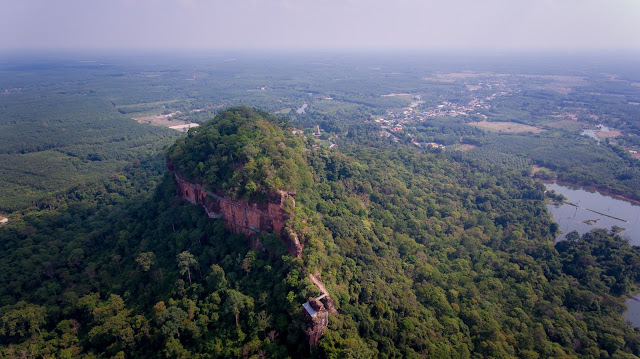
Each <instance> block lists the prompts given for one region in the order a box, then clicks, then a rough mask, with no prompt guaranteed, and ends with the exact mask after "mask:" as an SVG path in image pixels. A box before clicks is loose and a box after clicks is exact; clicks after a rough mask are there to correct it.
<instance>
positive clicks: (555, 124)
mask: <svg viewBox="0 0 640 359" xmlns="http://www.w3.org/2000/svg"><path fill="white" fill-rule="evenodd" d="M545 126H547V127H551V128H558V129H562V130H567V131H579V130H582V129H583V128H585V125H584V124H582V123H580V122H576V121H574V120H560V121H549V122H547V123H545Z"/></svg>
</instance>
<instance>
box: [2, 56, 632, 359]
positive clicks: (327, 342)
mask: <svg viewBox="0 0 640 359" xmlns="http://www.w3.org/2000/svg"><path fill="white" fill-rule="evenodd" d="M80 60H81V59H77V58H74V59H72V60H67V61H66V62H65V61H63V60H42V61H41V62H38V61H32V62H29V61H23V60H21V59H14V58H7V59H5V60H0V74H2V76H0V129H1V131H0V139H1V140H2V141H0V186H1V187H2V191H0V215H1V216H0V217H7V218H8V223H7V224H0V353H1V355H0V356H3V357H9V358H18V357H43V358H54V357H63V358H66V357H84V358H97V357H115V358H129V357H130V358H139V357H158V358H227V357H243V358H265V357H273V358H299V357H323V358H324V357H327V358H374V357H379V358H405V357H406V358H419V357H434V358H479V357H501V358H507V357H520V358H558V357H585V358H634V357H637V356H640V337H639V332H638V330H637V329H633V328H632V327H631V326H630V325H629V324H628V323H625V321H624V320H623V318H622V316H621V314H622V313H623V311H624V310H625V305H624V300H625V299H626V298H628V297H629V296H630V295H632V294H634V292H635V291H636V290H637V289H636V288H637V284H638V283H640V250H639V249H638V247H633V246H631V245H630V244H629V242H628V241H627V240H625V239H624V238H621V237H620V236H619V235H618V234H616V233H615V232H616V231H615V230H613V229H612V230H611V231H609V230H605V229H599V230H594V231H592V232H590V233H586V234H584V235H582V236H581V235H579V234H578V233H576V232H572V233H564V234H563V235H564V237H566V239H567V240H565V241H562V242H558V243H557V244H556V243H555V238H556V237H557V236H558V235H560V233H558V225H557V224H556V223H554V222H553V220H552V218H551V217H550V215H549V212H548V210H547V208H546V203H547V202H546V201H547V200H548V199H549V198H551V199H553V200H556V201H559V200H562V198H561V197H559V196H556V195H554V194H552V193H551V194H550V193H545V188H544V186H543V185H542V184H541V183H539V182H536V181H535V180H536V179H552V178H558V179H560V180H566V181H570V182H573V183H580V184H586V185H591V186H594V187H597V188H602V189H606V190H608V191H610V192H613V193H617V194H621V195H624V196H627V197H633V198H640V197H638V196H640V183H639V182H638V179H639V178H640V176H638V171H640V161H639V160H638V158H636V157H637V156H635V155H636V154H634V153H633V151H636V152H637V150H640V140H638V138H640V136H639V135H640V123H639V122H638V121H637V115H638V114H640V105H639V104H640V87H638V86H637V84H638V83H640V76H639V73H638V69H637V66H635V62H634V63H632V64H623V63H619V62H616V61H613V62H612V61H611V60H610V59H609V60H606V59H604V60H603V59H600V58H596V59H595V60H597V61H593V60H594V59H590V58H588V57H580V58H578V57H569V58H563V59H561V60H557V59H556V58H553V59H551V58H544V57H542V58H541V57H516V58H504V59H502V58H501V59H500V60H497V59H495V58H477V59H475V60H474V61H475V62H474V63H470V62H469V61H467V60H465V59H464V58H463V57H460V56H453V55H451V56H417V55H416V56H415V57H413V56H406V57H403V58H401V59H398V56H394V57H388V56H360V57H359V56H341V57H340V56H339V61H338V60H336V59H334V58H332V57H330V56H329V57H328V56H320V55H318V56H302V55H298V56H297V57H296V56H293V57H285V56H281V57H278V56H276V57H269V58H260V59H259V60H257V58H251V57H247V56H246V55H243V54H232V55H230V54H218V55H215V56H207V57H193V58H192V57H189V58H185V59H169V58H164V57H157V58H149V57H133V58H131V59H127V60H126V61H125V60H124V59H122V58H116V57H104V58H100V59H98V60H99V62H96V63H87V62H84V58H83V59H82V60H83V61H80ZM56 61H58V62H56ZM590 61H591V62H590ZM194 62H197V63H198V76H197V80H196V79H195V78H194V77H193V72H192V71H193V63H194ZM567 69H569V70H567ZM613 72H615V73H616V75H615V76H613V75H611V73H613ZM237 105H243V106H237ZM245 105H246V106H245ZM134 118H135V119H136V121H137V122H136V121H134V120H132V119H134ZM158 118H160V119H161V121H159V122H161V123H162V126H165V127H168V126H172V125H173V124H179V125H185V124H186V125H187V126H190V125H193V124H199V125H200V126H199V127H193V128H191V129H189V130H188V131H184V132H183V133H181V132H179V131H177V130H176V129H167V128H161V127H157V126H152V125H154V124H155V125H157V124H158V123H154V122H153V121H156V120H157V119H158ZM597 125H601V126H609V127H610V128H611V129H612V131H610V132H607V133H604V132H603V133H599V135H594V136H595V138H588V137H586V136H585V135H583V134H582V131H584V130H592V131H595V130H597V129H599V128H601V127H596V126H597ZM180 131H181V130H180ZM167 164H168V165H169V167H170V168H172V169H175V173H176V174H178V176H179V177H180V178H184V179H185V180H188V181H189V182H192V183H198V184H202V185H204V187H205V188H206V189H207V190H208V191H209V192H210V193H212V194H215V195H216V196H225V197H227V198H230V199H232V200H233V201H234V202H235V203H242V202H247V201H249V202H251V203H257V202H259V201H261V200H264V199H265V198H266V197H268V195H269V194H271V193H272V192H282V193H284V192H290V193H292V192H295V194H296V196H295V202H289V203H288V204H287V206H288V208H287V212H290V213H291V216H290V217H287V223H286V226H287V231H290V232H291V233H293V234H295V236H296V237H297V238H299V239H300V242H301V244H302V245H303V247H304V248H303V250H302V255H300V256H299V257H296V256H294V255H292V254H291V253H290V252H289V251H288V248H287V246H286V245H285V243H284V242H283V240H282V239H281V238H279V236H277V235H274V233H268V232H265V231H263V232H261V233H256V234H254V235H253V236H252V237H250V238H247V237H246V236H245V235H239V234H234V233H233V232H231V231H229V230H228V228H227V227H225V224H224V220H221V219H212V218H210V217H209V216H208V214H207V212H205V210H203V208H202V207H201V206H198V205H194V204H192V203H189V202H188V201H185V200H184V199H182V198H180V197H179V196H178V194H179V191H178V187H177V184H176V178H175V176H174V174H172V173H170V172H169V171H168V169H167V167H166V165H167ZM533 165H536V166H537V168H536V170H537V172H535V174H534V173H532V167H533ZM258 243H259V245H258ZM311 278H315V279H317V280H320V281H321V282H322V283H323V284H324V286H325V287H326V290H327V292H328V294H329V295H330V297H331V298H332V300H333V302H334V304H335V309H336V310H337V313H338V314H330V315H329V316H328V326H327V327H326V328H324V330H323V333H322V334H323V335H322V336H321V337H320V340H319V341H318V343H317V346H312V345H310V341H309V338H308V333H307V328H308V322H307V317H306V316H305V315H307V314H305V313H307V312H306V309H305V307H303V304H304V303H306V302H307V301H308V300H309V298H311V297H314V298H315V297H318V296H320V295H321V293H322V291H321V290H320V288H319V287H318V285H317V284H316V283H314V282H313V281H312V279H311Z"/></svg>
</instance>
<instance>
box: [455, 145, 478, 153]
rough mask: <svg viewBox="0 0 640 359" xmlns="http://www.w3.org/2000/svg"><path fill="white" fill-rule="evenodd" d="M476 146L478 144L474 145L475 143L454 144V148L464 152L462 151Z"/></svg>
mask: <svg viewBox="0 0 640 359" xmlns="http://www.w3.org/2000/svg"><path fill="white" fill-rule="evenodd" d="M476 147H478V146H476V145H469V144H464V145H459V146H456V148H455V149H456V150H457V151H462V152H464V151H469V150H472V149H474V148H476Z"/></svg>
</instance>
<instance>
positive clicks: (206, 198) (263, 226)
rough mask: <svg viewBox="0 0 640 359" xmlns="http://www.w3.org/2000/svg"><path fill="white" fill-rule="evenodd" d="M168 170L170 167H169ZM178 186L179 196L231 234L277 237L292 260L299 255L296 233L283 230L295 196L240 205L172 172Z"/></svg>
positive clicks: (272, 196)
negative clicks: (275, 235) (266, 233)
mask: <svg viewBox="0 0 640 359" xmlns="http://www.w3.org/2000/svg"><path fill="white" fill-rule="evenodd" d="M167 167H169V170H170V171H171V170H173V168H172V167H173V166H171V165H170V164H168V166H167ZM173 175H174V179H175V181H176V184H177V185H178V189H177V192H178V196H179V197H181V198H183V199H185V200H187V201H189V202H191V203H193V204H195V205H201V206H202V207H204V209H205V211H206V212H207V215H208V216H209V217H210V218H219V219H222V220H224V223H225V225H226V227H227V228H228V229H229V230H231V231H232V232H234V233H242V234H244V235H246V236H247V237H251V236H252V235H253V234H256V233H259V232H261V231H266V232H270V233H274V234H277V235H279V236H280V238H282V240H283V241H284V242H285V244H286V245H287V248H288V249H289V252H290V253H291V255H293V256H294V257H299V256H300V255H302V244H301V243H300V240H299V239H298V236H297V235H295V233H292V232H290V231H289V230H287V229H286V224H287V220H288V219H289V218H290V217H291V216H292V214H291V213H287V211H286V210H285V201H287V200H290V201H292V202H293V204H294V205H295V193H288V192H283V191H279V192H276V193H272V194H270V195H269V196H268V198H267V201H266V202H265V201H251V200H250V201H248V202H245V201H242V200H233V199H229V198H226V197H224V196H222V195H220V194H217V193H213V192H211V191H207V190H206V189H204V188H203V186H202V185H200V184H198V183H191V182H188V181H186V180H185V179H183V178H181V177H180V175H179V174H178V173H177V172H175V171H173ZM251 244H252V245H253V246H255V247H257V248H259V249H264V248H263V247H262V245H261V244H260V243H259V242H258V241H257V240H253V241H252V242H251Z"/></svg>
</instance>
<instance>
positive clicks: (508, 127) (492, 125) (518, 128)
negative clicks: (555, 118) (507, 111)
mask: <svg viewBox="0 0 640 359" xmlns="http://www.w3.org/2000/svg"><path fill="white" fill-rule="evenodd" d="M469 125H472V126H477V127H480V128H483V129H485V130H489V131H493V132H506V133H523V132H533V133H540V132H544V130H543V129H541V128H538V127H534V126H529V125H523V124H521V123H516V122H489V121H480V122H470V123H469Z"/></svg>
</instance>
